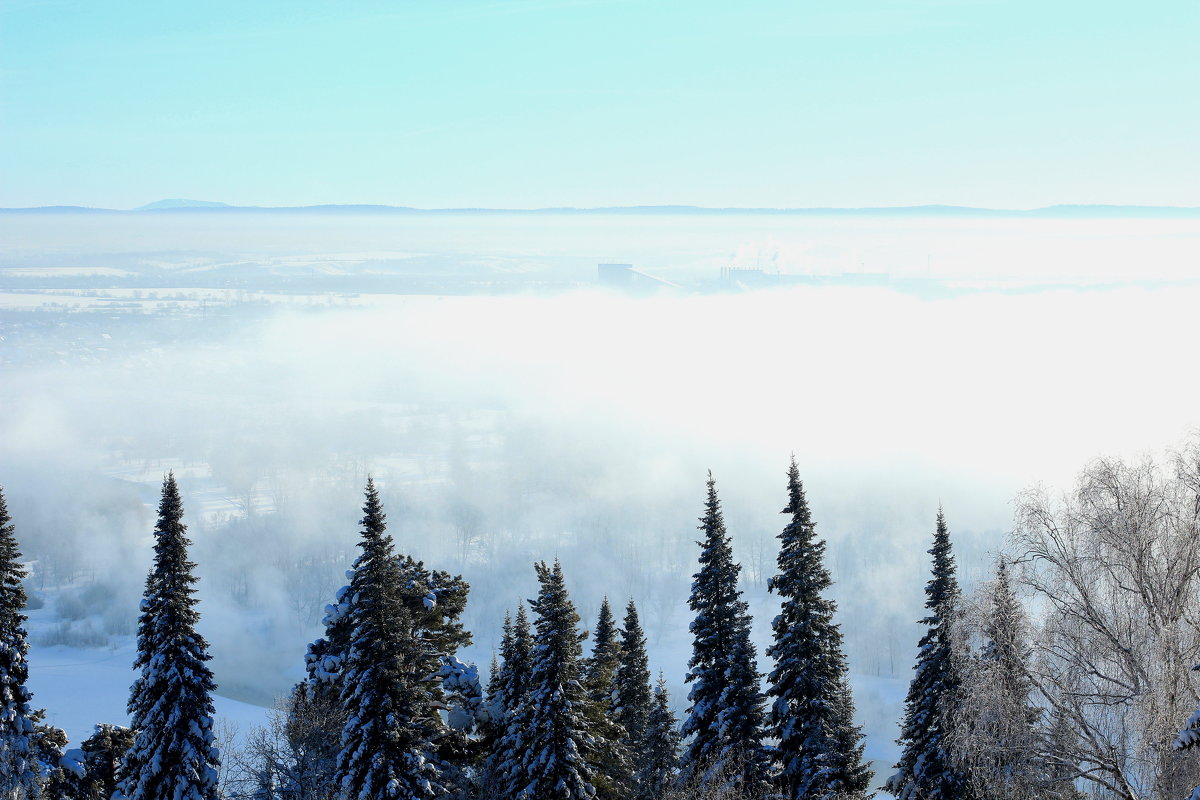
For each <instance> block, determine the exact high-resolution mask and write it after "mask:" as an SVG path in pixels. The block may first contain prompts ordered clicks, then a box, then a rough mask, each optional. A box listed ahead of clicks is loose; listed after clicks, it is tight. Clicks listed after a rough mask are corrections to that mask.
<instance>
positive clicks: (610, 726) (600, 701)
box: [583, 597, 633, 800]
mask: <svg viewBox="0 0 1200 800" xmlns="http://www.w3.org/2000/svg"><path fill="white" fill-rule="evenodd" d="M619 633H620V631H619V630H617V621H616V619H615V618H614V617H613V613H612V608H611V607H610V606H609V604H608V598H607V597H605V598H604V600H603V602H602V603H601V604H600V615H599V618H598V619H597V620H596V629H595V631H594V633H593V635H592V655H591V657H590V658H588V659H587V660H586V661H585V662H584V670H583V673H584V674H583V686H584V690H585V691H586V692H587V699H588V703H587V707H586V711H585V715H586V717H587V720H588V730H589V732H590V733H591V736H592V743H591V747H590V748H589V753H588V762H589V764H590V765H591V766H592V777H593V781H592V783H593V785H594V786H595V787H596V796H597V797H598V798H600V800H618V799H619V798H624V797H626V796H627V795H628V793H629V783H630V781H631V780H632V778H633V776H632V775H631V774H630V769H629V753H628V751H627V750H626V748H625V729H624V728H623V727H621V724H620V723H619V722H618V721H617V717H616V714H615V713H614V711H613V692H614V678H615V675H616V672H617V668H618V667H619V666H620V664H621V642H620V639H619V636H618V634H619Z"/></svg>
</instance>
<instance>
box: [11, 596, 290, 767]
mask: <svg viewBox="0 0 1200 800" xmlns="http://www.w3.org/2000/svg"><path fill="white" fill-rule="evenodd" d="M47 599H49V600H50V601H51V602H48V603H47V605H46V606H45V607H44V608H40V609H35V610H32V611H29V612H28V614H29V624H28V631H29V641H30V643H31V647H30V650H29V683H28V686H29V688H30V690H31V691H32V692H33V706H34V707H35V708H45V709H46V720H47V721H48V722H49V723H50V724H52V725H57V726H58V727H60V728H62V729H63V730H64V731H66V733H67V737H68V739H69V740H70V741H71V744H72V746H76V747H77V746H78V745H79V744H80V743H81V742H83V740H84V739H86V738H87V737H89V736H91V734H92V728H93V726H94V725H95V724H96V723H98V722H109V723H115V724H118V725H126V724H128V722H129V716H128V714H126V713H125V703H126V702H127V701H128V700H129V687H130V685H131V684H132V683H133V681H134V678H135V674H134V671H133V659H134V655H135V652H136V649H137V648H136V641H135V639H134V637H133V636H125V637H120V638H116V639H115V640H114V641H113V642H111V643H110V644H108V645H105V646H103V647H69V646H66V645H61V644H57V645H46V644H42V642H44V641H45V640H46V637H47V636H49V635H51V634H52V632H53V631H54V629H56V628H57V627H59V626H60V625H61V620H60V619H59V618H58V617H57V616H56V614H55V613H54V611H53V602H52V601H53V599H54V598H53V596H52V595H51V596H49V597H48V598H47ZM213 701H214V703H215V705H216V709H217V729H218V731H228V732H230V733H233V732H236V733H237V734H238V735H239V736H240V735H245V734H246V733H248V732H249V731H250V730H251V729H253V728H255V727H258V726H262V725H265V724H266V718H267V713H268V709H266V708H263V707H261V706H256V705H251V704H249V703H243V702H239V701H237V700H231V699H229V698H227V697H222V696H221V695H220V693H219V689H218V694H217V696H216V697H214V698H213Z"/></svg>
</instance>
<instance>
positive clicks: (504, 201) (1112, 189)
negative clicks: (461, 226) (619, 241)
mask: <svg viewBox="0 0 1200 800" xmlns="http://www.w3.org/2000/svg"><path fill="white" fill-rule="evenodd" d="M1198 39H1200V5H1198V4H1196V3H1194V2H1191V0H1164V1H1163V2H1155V3H1150V4H1133V3H1127V2H1120V3H1118V2H1095V1H1094V0H1092V1H1091V2H1078V1H1077V0H1057V1H1056V2H1053V3H1046V2H1044V0H1035V1H1027V0H1003V1H1000V0H955V1H951V0H911V1H909V2H904V3H897V2H893V1H892V0H846V1H845V2H839V3H829V2H809V1H808V0H786V2H764V1H762V0H751V1H750V2H742V3H727V2H709V1H708V0H691V1H690V2H657V1H656V0H637V1H636V2H621V1H620V0H604V1H603V2H587V1H586V0H582V1H580V2H570V1H569V0H507V1H505V2H495V1H493V0H439V1H438V2H433V1H432V0H429V1H428V2H426V1H423V0H409V1H406V2H398V3H397V2H356V3H328V2H269V1H268V0H258V1H257V2H254V3H243V2H219V1H218V0H207V1H206V2H180V3H144V2H103V1H101V0H89V2H56V1H55V0H38V2H30V1H28V0H3V2H0V207H24V206H38V205H52V204H73V205H90V206H102V207H110V208H131V207H135V206H138V205H141V204H143V203H148V202H151V201H155V200H158V199H161V198H176V197H186V198H193V199H202V200H216V201H224V202H228V203H233V204H238V205H305V204H315V203H385V204H393V205H408V206H417V207H464V206H479V207H499V208H531V207H551V206H579V207H596V206H609V205H640V204H695V205H704V206H721V207H724V206H741V207H804V206H877V205H915V204H925V203H946V204H962V205H976V206H989V207H1006V208H1029V207H1038V206H1044V205H1052V204H1057V203H1116V204H1126V203H1128V204H1150V205H1158V204H1162V205H1200V148H1197V147H1196V144H1195V143H1196V142H1197V141H1200V103H1196V102H1195V97H1196V87H1197V86H1198V85H1200V56H1197V54H1196V46H1195V43H1196V41H1197V40H1198Z"/></svg>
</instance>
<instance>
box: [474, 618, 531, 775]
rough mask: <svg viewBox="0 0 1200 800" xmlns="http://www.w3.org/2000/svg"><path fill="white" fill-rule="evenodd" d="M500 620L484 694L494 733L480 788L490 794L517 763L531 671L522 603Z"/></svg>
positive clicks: (529, 639)
mask: <svg viewBox="0 0 1200 800" xmlns="http://www.w3.org/2000/svg"><path fill="white" fill-rule="evenodd" d="M504 622H505V625H504V635H503V638H502V639H501V641H500V666H499V669H498V671H497V672H495V673H494V674H493V679H492V681H491V683H492V684H493V685H492V686H491V687H490V691H489V693H488V716H489V718H490V720H491V725H492V727H493V728H494V736H493V737H492V741H491V742H490V752H489V753H488V755H487V758H486V761H485V762H484V767H483V776H482V783H483V786H484V789H485V790H488V791H491V792H493V793H499V792H501V789H502V787H508V786H509V781H508V779H507V777H506V776H508V775H510V774H513V773H515V772H516V771H517V770H518V768H519V766H520V762H521V751H520V750H518V749H517V746H518V742H519V739H520V733H521V731H520V729H519V724H520V723H519V721H518V717H517V712H518V711H519V709H520V708H521V706H522V704H523V703H524V701H525V697H526V695H527V694H528V693H529V679H530V676H531V674H532V672H533V634H532V633H531V632H530V630H529V616H528V615H527V614H526V613H525V604H524V603H521V604H519V605H518V606H517V616H516V619H510V618H509V617H508V616H507V615H505V620H504ZM509 788H511V787H509ZM503 796H510V794H506V795H503Z"/></svg>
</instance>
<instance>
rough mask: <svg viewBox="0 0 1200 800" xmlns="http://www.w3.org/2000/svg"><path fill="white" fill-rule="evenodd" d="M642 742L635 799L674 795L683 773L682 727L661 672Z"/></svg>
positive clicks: (635, 779)
mask: <svg viewBox="0 0 1200 800" xmlns="http://www.w3.org/2000/svg"><path fill="white" fill-rule="evenodd" d="M641 741H642V751H641V758H640V759H639V762H638V769H637V773H636V774H635V778H634V792H633V800H662V798H664V797H667V796H668V795H669V794H670V792H671V790H672V788H673V787H674V785H675V782H676V779H677V777H678V774H679V769H678V767H679V728H678V726H677V724H676V722H675V715H674V714H673V713H672V712H671V701H670V698H669V697H668V696H667V682H666V681H665V680H664V679H663V676H662V674H661V673H660V674H659V676H658V685H657V686H656V687H654V699H653V701H652V702H651V705H650V708H649V711H648V712H647V714H646V727H645V730H644V732H643V735H642V739H641Z"/></svg>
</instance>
